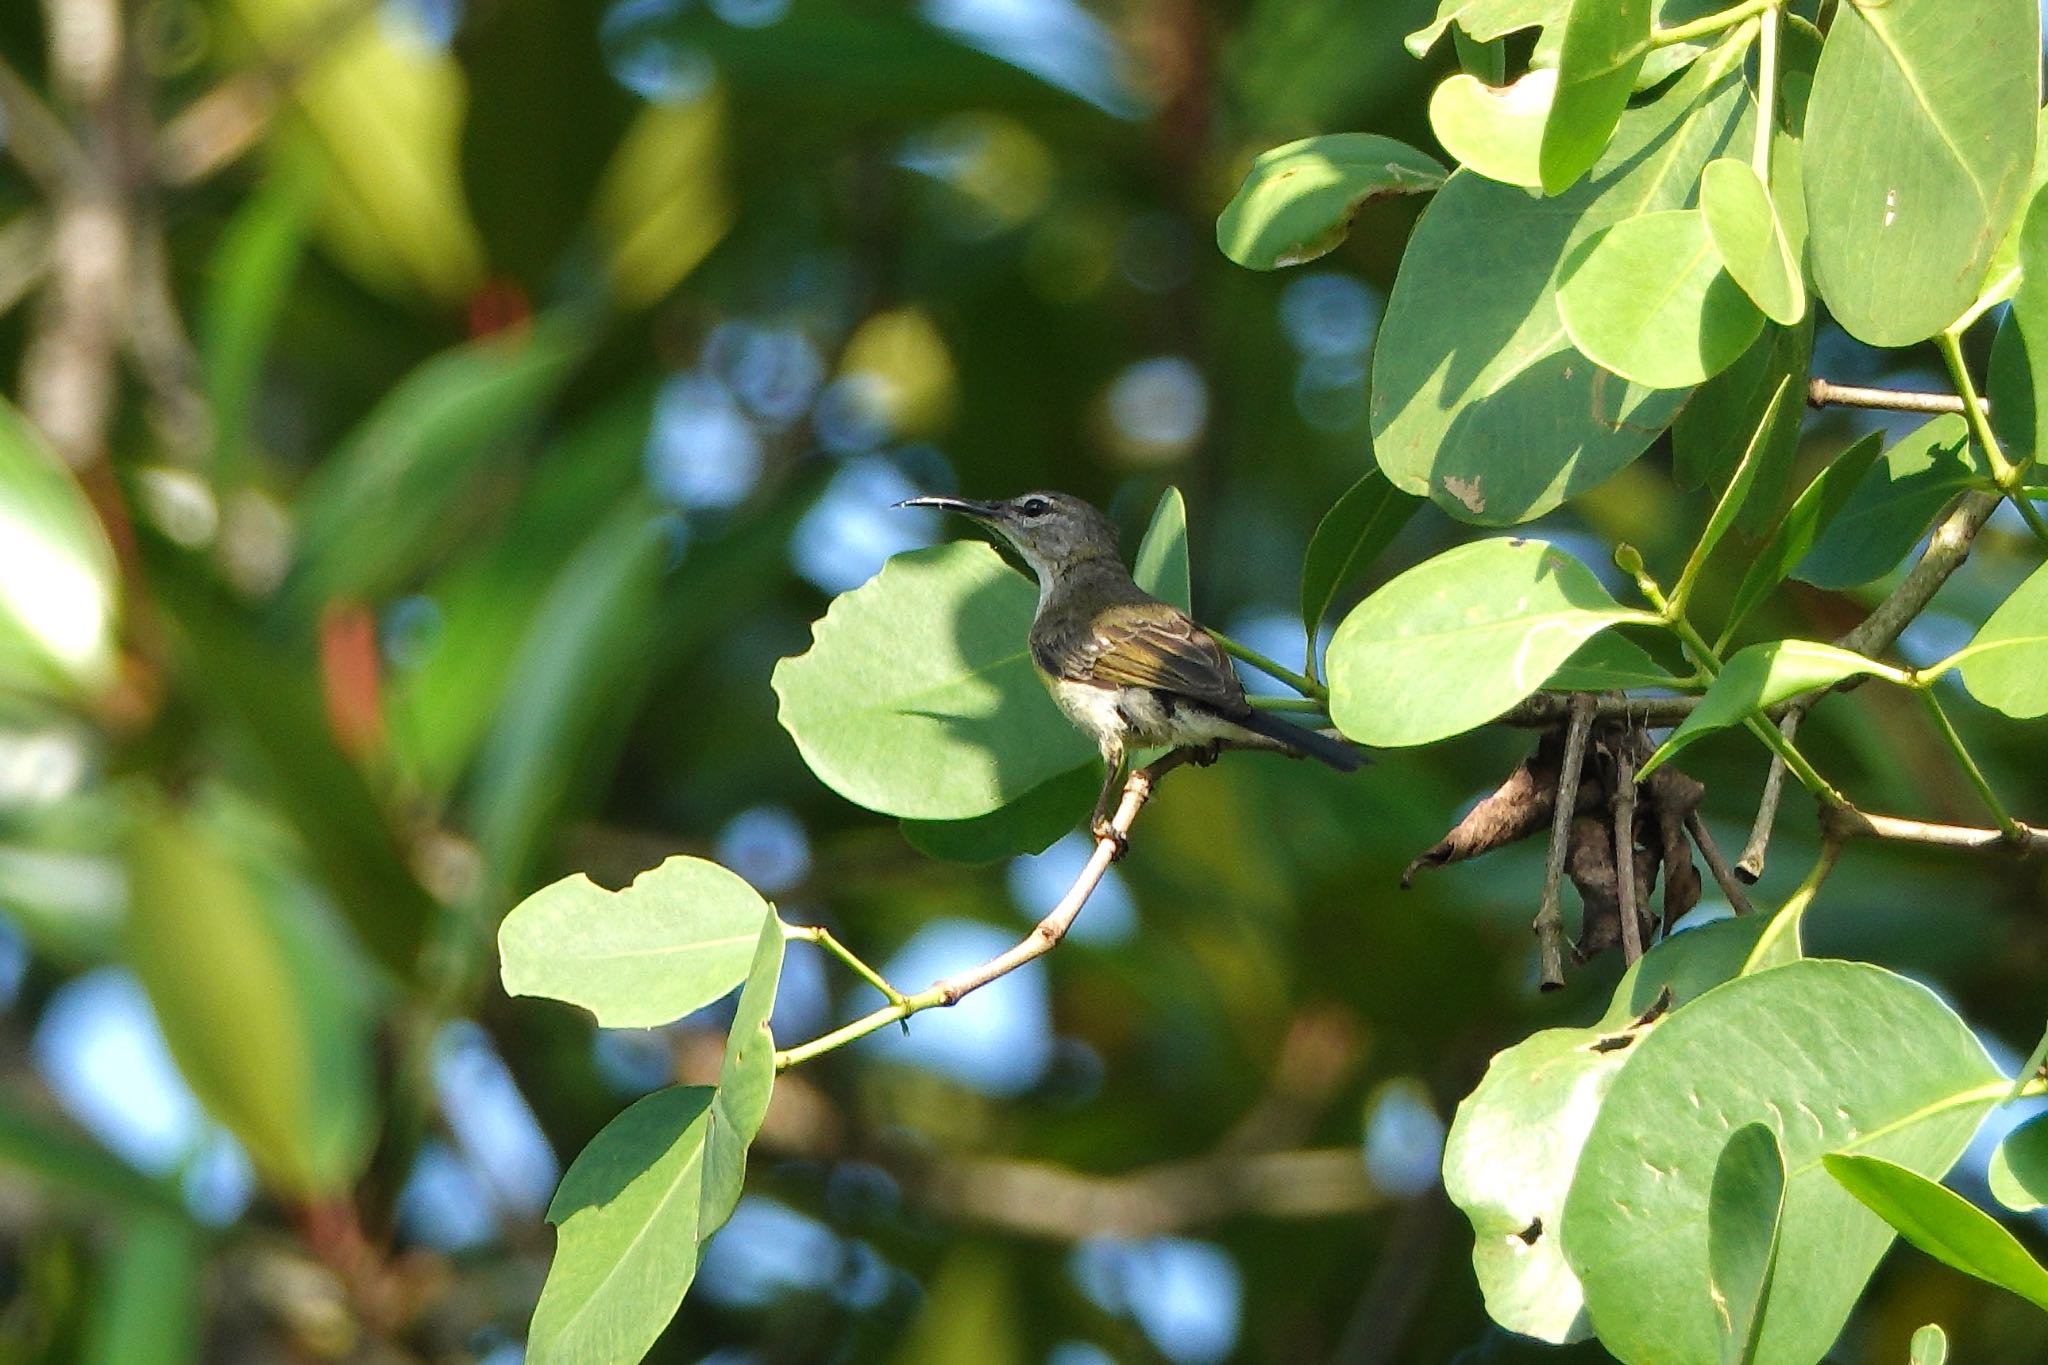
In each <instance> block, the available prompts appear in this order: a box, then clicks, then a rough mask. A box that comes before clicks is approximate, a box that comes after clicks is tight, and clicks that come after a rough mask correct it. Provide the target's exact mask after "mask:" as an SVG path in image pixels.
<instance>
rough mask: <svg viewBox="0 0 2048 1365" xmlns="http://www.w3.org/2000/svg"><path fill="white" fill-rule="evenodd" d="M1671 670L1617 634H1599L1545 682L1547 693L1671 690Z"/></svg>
mask: <svg viewBox="0 0 2048 1365" xmlns="http://www.w3.org/2000/svg"><path fill="white" fill-rule="evenodd" d="M1676 681H1677V679H1676V678H1673V677H1672V676H1671V673H1670V670H1668V669H1666V668H1665V667H1664V665H1662V664H1660V663H1658V662H1657V661H1656V660H1655V659H1653V658H1651V657H1650V656H1649V655H1648V654H1646V653H1644V652H1643V648H1642V646H1641V645H1638V644H1636V643H1635V642H1634V641H1632V640H1630V639H1628V638H1627V637H1625V636H1622V635H1617V634H1616V633H1614V632H1613V631H1608V632H1606V633H1604V634H1600V635H1595V636H1594V637H1593V638H1592V639H1590V640H1588V641H1586V643H1584V644H1582V645H1580V646H1579V647H1578V648H1577V649H1576V650H1574V651H1572V656H1571V657H1570V658H1569V659H1566V660H1565V661H1564V662H1563V663H1561V664H1559V665H1558V666H1557V670H1556V671H1555V672H1553V673H1552V674H1551V675H1550V676H1549V677H1548V678H1546V679H1544V680H1543V690H1544V691H1546V692H1611V691H1622V690H1626V689H1628V688H1631V687H1670V686H1671V685H1672V684H1673V683H1675V682H1676Z"/></svg>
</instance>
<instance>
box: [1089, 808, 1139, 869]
mask: <svg viewBox="0 0 2048 1365" xmlns="http://www.w3.org/2000/svg"><path fill="white" fill-rule="evenodd" d="M1088 829H1089V832H1090V833H1092V834H1093V835H1094V836H1095V837H1096V839H1097V840H1103V839H1106V840H1108V841H1109V842H1110V843H1111V844H1113V845H1115V846H1116V852H1114V853H1112V854H1111V855H1110V859H1109V860H1110V861H1111V862H1113V863H1115V862H1122V861H1123V856H1124V855H1125V854H1126V853H1129V852H1130V851H1131V836H1130V835H1128V834H1125V833H1124V832H1123V831H1122V830H1120V829H1118V828H1117V827H1116V825H1115V824H1114V823H1112V822H1111V821H1110V820H1108V819H1107V818H1104V817H1100V816H1098V817H1097V818H1096V819H1094V820H1092V821H1090V822H1089V824H1088Z"/></svg>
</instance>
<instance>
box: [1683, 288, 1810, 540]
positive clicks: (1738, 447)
mask: <svg viewBox="0 0 2048 1365" xmlns="http://www.w3.org/2000/svg"><path fill="white" fill-rule="evenodd" d="M1813 327H1814V319H1813V315H1812V314H1811V313H1809V314H1808V315H1807V318H1806V321H1804V322H1802V323H1800V324H1799V325H1798V326H1797V327H1780V326H1778V324H1776V323H1775V322H1767V323H1765V324H1764V328H1763V334H1762V335H1761V336H1759V337H1758V338H1757V339H1756V341H1755V343H1754V344H1752V345H1751V346H1750V348H1749V349H1748V350H1747V351H1745V352H1743V353H1742V355H1741V356H1740V357H1738V358H1737V359H1736V361H1735V363H1734V364H1732V365H1730V366H1729V367H1728V368H1727V369H1725V370H1723V371H1721V373H1719V374H1717V375H1715V376H1714V377H1713V378H1712V379H1709V380H1708V381H1707V382H1706V383H1704V384H1702V385H1700V386H1699V388H1697V389H1695V390H1693V393H1692V396H1691V397H1689V398H1687V399H1686V400H1685V407H1684V408H1682V409H1681V410H1680V411H1679V414H1678V417H1677V419H1676V420H1675V421H1674V422H1672V424H1671V472H1672V477H1673V479H1674V480H1675V481H1676V482H1677V484H1678V486H1679V487H1680V488H1701V487H1705V486H1709V485H1717V484H1723V483H1726V482H1727V481H1728V478H1729V476H1730V475H1731V474H1732V473H1733V472H1734V470H1735V466H1736V464H1737V463H1738V462H1739V461H1740V460H1741V459H1742V455H1743V452H1744V451H1746V450H1748V449H1749V442H1750V438H1751V437H1752V436H1753V435H1754V434H1755V433H1756V429H1757V424H1758V423H1759V422H1760V421H1762V419H1763V413H1764V408H1765V406H1766V405H1767V404H1768V403H1769V402H1770V401H1771V395H1772V394H1774V393H1776V392H1777V390H1778V385H1779V384H1780V383H1781V382H1783V381H1784V380H1785V379H1786V378H1788V377H1789V378H1790V379H1791V380H1792V392H1793V393H1795V394H1799V395H1802V396H1803V395H1804V393H1805V390H1806V385H1807V371H1808V368H1809V366H1810V364H1811V361H1812V357H1813ZM1803 411H1804V404H1803V403H1794V404H1792V405H1790V406H1789V407H1788V408H1787V409H1785V410H1783V411H1781V412H1780V413H1779V415H1778V421H1777V423H1776V425H1775V426H1774V427H1773V429H1772V432H1771V442H1770V444H1769V445H1768V446H1766V447H1765V449H1764V459H1763V462H1762V463H1761V464H1760V465H1759V466H1758V468H1757V476H1756V485H1755V492H1754V496H1753V497H1752V498H1751V499H1750V502H1749V505H1748V507H1747V508H1746V509H1745V511H1744V514H1743V515H1742V516H1740V517H1738V518H1737V519H1736V523H1735V524H1736V526H1737V527H1738V528H1740V529H1741V530H1742V531H1743V532H1744V533H1745V534H1748V535H1753V536H1755V535H1762V534H1764V533H1765V532H1767V531H1768V530H1769V529H1770V527H1771V524H1772V522H1773V521H1774V519H1775V516H1776V513H1777V510H1778V506H1779V499H1780V497H1781V495H1782V493H1783V490H1784V486H1785V482H1786V480H1788V479H1789V478H1790V477H1791V472H1792V463H1793V456H1794V455H1795V454H1796V453H1797V451H1798V446H1799V427H1800V420H1801V417H1802V415H1803Z"/></svg>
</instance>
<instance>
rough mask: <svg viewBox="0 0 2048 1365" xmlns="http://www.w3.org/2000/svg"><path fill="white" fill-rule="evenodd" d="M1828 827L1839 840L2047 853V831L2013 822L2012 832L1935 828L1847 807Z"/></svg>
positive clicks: (1966, 827)
mask: <svg viewBox="0 0 2048 1365" xmlns="http://www.w3.org/2000/svg"><path fill="white" fill-rule="evenodd" d="M1827 819H1828V822H1829V823H1828V827H1829V828H1830V829H1831V830H1835V831H1838V832H1839V834H1840V836H1841V837H1843V838H1852V839H1853V838H1862V839H1888V840H1891V841H1892V842H1894V843H1901V844H1924V845H1926V846H1928V847H1930V848H1960V849H1968V850H1970V851H1972V852H1983V851H1985V850H1988V849H2000V850H2003V851H2005V852H2008V853H2014V854H2018V855H2020V856H2022V857H2024V856H2028V855H2031V854H2035V853H2043V852H2048V829H2040V828H2038V827H2036V826H2034V825H2022V824H2019V823H2018V822H2017V821H2015V822H2014V825H2013V832H2012V833H2010V834H2008V833H2006V832H2005V831H2003V830H1996V829H1978V828H1975V827H1974V826H1969V825H1937V824H1934V823H1932V822H1930V821H1926V820H1908V819H1906V818H1904V817H1903V816H1898V815H1866V814H1865V813H1864V812H1862V811H1860V810H1857V809H1855V808H1854V807H1850V808H1847V809H1844V810H1837V811H1831V812H1829V814H1828V817H1827Z"/></svg>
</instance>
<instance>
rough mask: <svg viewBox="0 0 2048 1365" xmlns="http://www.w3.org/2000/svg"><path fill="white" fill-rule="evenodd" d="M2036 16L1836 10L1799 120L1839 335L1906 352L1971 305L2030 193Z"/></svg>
mask: <svg viewBox="0 0 2048 1365" xmlns="http://www.w3.org/2000/svg"><path fill="white" fill-rule="evenodd" d="M2040 58H2041V15H2040V10H2039V8H2038V6H2037V5H2036V4H2035V2H2034V0H1974V2H1973V3H1971V4H1968V5H1957V4H1955V3H1953V0H1886V3H1884V4H1852V5H1842V6H1839V7H1838V8H1837V10H1836V12H1835V19H1834V23H1833V24H1832V25H1831V26H1830V27H1829V29H1828V36H1827V43H1826V45H1825V46H1824V47H1823V48H1822V49H1821V56H1820V66H1819V68H1818V70H1816V71H1815V72H1814V78H1813V93H1812V96H1811V99H1810V101H1809V104H1808V107H1807V115H1806V148H1805V156H1804V158H1803V161H1804V168H1805V173H1806V207H1807V217H1808V219H1809V223H1810V229H1809V230H1810V232H1811V234H1812V251H1813V276H1814V283H1815V285H1816V287H1817V288H1818V289H1819V291H1820V295H1821V297H1822V298H1823V299H1825V300H1827V305H1828V311H1829V312H1830V313H1832V314H1833V315H1834V317H1835V320H1836V321H1837V322H1840V323H1841V324H1842V326H1843V328H1845V329H1846V330H1847V331H1848V332H1849V333H1850V335H1852V336H1854V337H1856V338H1857V339H1858V340H1860V341H1865V342H1868V343H1870V344H1871V345H1873V346H1906V345H1910V344H1912V343H1913V342H1916V341H1920V340H1923V339H1924V338H1926V337H1930V336H1932V335H1934V334H1935V333H1936V332H1938V331H1940V330H1941V329H1942V328H1944V327H1946V326H1948V324H1949V323H1951V322H1953V321H1954V320H1955V319H1956V318H1957V317H1958V316H1960V315H1961V313H1962V312H1963V310H1964V309H1965V308H1967V307H1969V306H1970V303H1971V301H1972V300H1973V299H1974V298H1975V297H1976V294H1977V289H1978V286H1979V285H1980V283H1981V282H1982V281H1983V279H1984V271H1985V267H1986V266H1987V265H1988V264H1989V262H1990V260H1991V257H1992V254H1993V252H1994V251H1995V250H1996V249H1997V247H1998V245H1999V242H2000V240H2001V239H2002V238H2003V237H2004V236H2005V232H2006V228H2007V225H2008V224H2009V223H2010V222H2011V220H2012V217H2013V215H2014V213H2015V212H2016V211H2017V210H2018V208H2019V204H2020V198H2021V196H2022V195H2023V194H2024V193H2025V192H2026V187H2027V181H2028V174H2029V171H2030V169H2031V166H2032V162H2033V152H2034V121H2035V114H2036V110H2037V108H2038V106H2039V105H2040V102H2041V95H2040V74H2039V73H2040Z"/></svg>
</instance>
